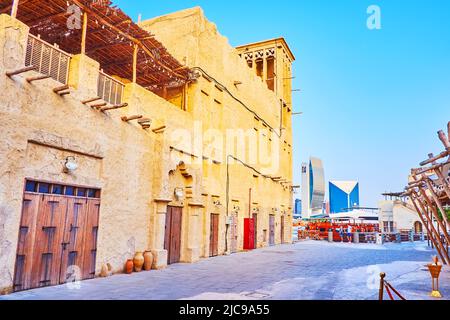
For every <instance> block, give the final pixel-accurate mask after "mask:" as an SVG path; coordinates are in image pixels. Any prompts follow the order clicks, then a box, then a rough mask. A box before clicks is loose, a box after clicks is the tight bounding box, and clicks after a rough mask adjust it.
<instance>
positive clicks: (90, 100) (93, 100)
mask: <svg viewBox="0 0 450 320" xmlns="http://www.w3.org/2000/svg"><path fill="white" fill-rule="evenodd" d="M100 99H101V98H99V97H96V98H92V99H88V100H84V101H81V103H82V104H88V103H91V102H95V101H98V100H100Z"/></svg>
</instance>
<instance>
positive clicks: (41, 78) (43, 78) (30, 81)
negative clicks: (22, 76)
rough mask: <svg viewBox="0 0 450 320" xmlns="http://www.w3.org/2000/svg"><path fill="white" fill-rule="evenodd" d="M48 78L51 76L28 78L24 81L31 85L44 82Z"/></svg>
mask: <svg viewBox="0 0 450 320" xmlns="http://www.w3.org/2000/svg"><path fill="white" fill-rule="evenodd" d="M48 78H51V76H50V75H42V76H36V77H29V78H27V79H26V80H27V82H28V83H32V82H33V81H39V80H45V79H48Z"/></svg>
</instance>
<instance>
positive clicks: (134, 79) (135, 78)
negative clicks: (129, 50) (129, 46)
mask: <svg viewBox="0 0 450 320" xmlns="http://www.w3.org/2000/svg"><path fill="white" fill-rule="evenodd" d="M138 50H139V47H138V45H137V44H135V45H134V52H133V83H136V81H137V58H138Z"/></svg>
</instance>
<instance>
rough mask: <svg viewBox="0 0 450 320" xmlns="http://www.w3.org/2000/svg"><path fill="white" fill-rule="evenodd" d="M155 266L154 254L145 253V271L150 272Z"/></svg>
mask: <svg viewBox="0 0 450 320" xmlns="http://www.w3.org/2000/svg"><path fill="white" fill-rule="evenodd" d="M152 265H153V253H151V251H145V253H144V270H145V271H150V270H152Z"/></svg>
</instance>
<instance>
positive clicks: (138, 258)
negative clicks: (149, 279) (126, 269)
mask: <svg viewBox="0 0 450 320" xmlns="http://www.w3.org/2000/svg"><path fill="white" fill-rule="evenodd" d="M133 263H134V271H136V272H141V271H142V267H143V266H144V254H143V253H142V252H136V254H135V256H134V259H133Z"/></svg>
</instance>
